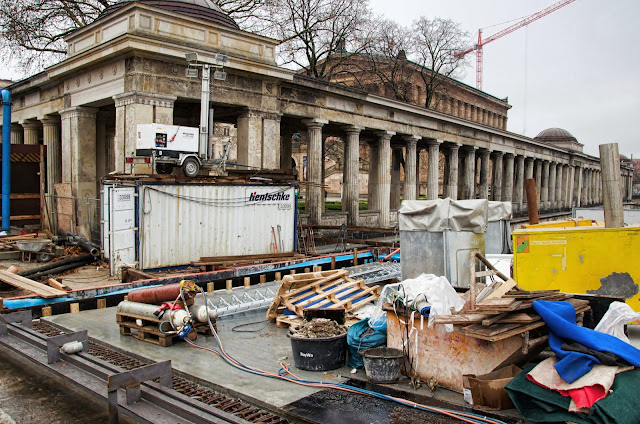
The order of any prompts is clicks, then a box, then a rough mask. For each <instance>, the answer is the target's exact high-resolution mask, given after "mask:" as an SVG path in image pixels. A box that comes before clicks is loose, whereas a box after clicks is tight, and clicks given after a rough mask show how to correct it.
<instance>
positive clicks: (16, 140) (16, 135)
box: [11, 124, 24, 144]
mask: <svg viewBox="0 0 640 424" xmlns="http://www.w3.org/2000/svg"><path fill="white" fill-rule="evenodd" d="M23 143H24V130H23V129H22V125H19V124H11V144H23Z"/></svg>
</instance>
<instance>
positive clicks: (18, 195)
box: [10, 193, 40, 200]
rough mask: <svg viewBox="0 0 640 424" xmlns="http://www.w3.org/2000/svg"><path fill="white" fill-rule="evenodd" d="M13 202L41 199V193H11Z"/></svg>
mask: <svg viewBox="0 0 640 424" xmlns="http://www.w3.org/2000/svg"><path fill="white" fill-rule="evenodd" d="M10 198H11V200H16V199H39V198H40V193H11V196H10Z"/></svg>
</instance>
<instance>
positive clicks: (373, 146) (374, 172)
mask: <svg viewBox="0 0 640 424" xmlns="http://www.w3.org/2000/svg"><path fill="white" fill-rule="evenodd" d="M379 152H380V149H379V148H378V143H376V142H371V143H369V185H368V187H367V209H368V210H370V211H372V210H376V209H375V208H376V206H377V204H378V201H377V200H376V195H377V192H376V186H377V185H378V184H377V181H378V162H379V159H378V157H379Z"/></svg>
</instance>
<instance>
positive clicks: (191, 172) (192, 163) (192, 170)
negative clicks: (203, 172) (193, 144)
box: [182, 158, 200, 177]
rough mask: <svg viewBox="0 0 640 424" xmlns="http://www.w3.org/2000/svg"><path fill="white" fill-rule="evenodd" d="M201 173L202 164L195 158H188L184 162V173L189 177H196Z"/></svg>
mask: <svg viewBox="0 0 640 424" xmlns="http://www.w3.org/2000/svg"><path fill="white" fill-rule="evenodd" d="M199 171H200V164H199V163H198V161H197V160H196V159H195V158H186V159H185V160H184V162H182V172H183V173H184V175H185V176H187V177H195V176H196V175H198V172H199Z"/></svg>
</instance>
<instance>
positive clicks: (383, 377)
mask: <svg viewBox="0 0 640 424" xmlns="http://www.w3.org/2000/svg"><path fill="white" fill-rule="evenodd" d="M362 357H363V358H364V370H365V371H366V373H367V377H368V378H369V380H371V381H372V382H373V383H385V384H389V383H395V382H396V381H398V379H399V378H400V370H401V369H402V360H403V357H404V354H403V353H402V351H401V350H400V349H394V348H392V347H386V346H381V347H374V348H371V349H367V350H365V351H364V352H363V353H362Z"/></svg>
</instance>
